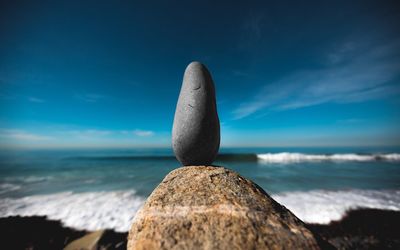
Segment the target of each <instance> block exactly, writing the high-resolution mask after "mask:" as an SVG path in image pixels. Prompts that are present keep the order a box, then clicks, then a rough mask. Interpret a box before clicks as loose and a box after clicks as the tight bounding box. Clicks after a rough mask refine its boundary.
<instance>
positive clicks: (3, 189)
mask: <svg viewBox="0 0 400 250" xmlns="http://www.w3.org/2000/svg"><path fill="white" fill-rule="evenodd" d="M19 189H21V186H20V185H15V184H12V183H1V184H0V194H5V193H8V192H12V191H16V190H19Z"/></svg>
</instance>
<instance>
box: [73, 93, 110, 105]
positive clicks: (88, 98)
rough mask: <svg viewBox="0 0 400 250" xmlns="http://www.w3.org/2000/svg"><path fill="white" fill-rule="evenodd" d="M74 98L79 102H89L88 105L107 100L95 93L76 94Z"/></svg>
mask: <svg viewBox="0 0 400 250" xmlns="http://www.w3.org/2000/svg"><path fill="white" fill-rule="evenodd" d="M75 97H76V98H77V99H79V100H81V101H84V102H89V103H94V102H98V101H100V100H104V99H106V98H107V97H106V96H105V95H100V94H96V93H89V94H77V95H75Z"/></svg>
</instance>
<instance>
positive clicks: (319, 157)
mask: <svg viewBox="0 0 400 250" xmlns="http://www.w3.org/2000/svg"><path fill="white" fill-rule="evenodd" d="M257 158H258V160H259V161H260V162H264V163H298V162H315V161H357V162H367V161H400V154H395V153H394V154H365V155H364V154H331V155H328V154H302V153H288V152H283V153H266V154H258V155H257Z"/></svg>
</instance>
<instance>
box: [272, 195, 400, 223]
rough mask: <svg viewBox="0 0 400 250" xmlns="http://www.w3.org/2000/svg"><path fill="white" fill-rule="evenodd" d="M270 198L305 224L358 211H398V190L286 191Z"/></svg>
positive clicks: (399, 203) (332, 219)
mask: <svg viewBox="0 0 400 250" xmlns="http://www.w3.org/2000/svg"><path fill="white" fill-rule="evenodd" d="M272 197H273V198H274V199H275V200H276V201H278V202H279V203H281V204H282V205H284V206H285V207H287V208H288V209H289V210H290V211H292V212H293V213H294V214H295V215H296V216H297V217H299V218H300V219H301V220H303V221H304V222H307V223H319V224H327V223H329V222H331V221H336V220H340V219H341V218H342V217H343V216H344V215H345V214H346V212H347V211H349V210H351V209H357V208H375V209H383V210H395V211H399V210H400V190H385V191H376V190H347V191H324V190H316V191H308V192H287V193H281V194H275V195H272Z"/></svg>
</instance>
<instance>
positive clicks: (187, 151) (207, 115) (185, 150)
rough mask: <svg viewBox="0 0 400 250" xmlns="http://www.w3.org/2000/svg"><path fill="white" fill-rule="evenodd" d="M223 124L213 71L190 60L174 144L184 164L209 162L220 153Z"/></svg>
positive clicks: (176, 124)
mask: <svg viewBox="0 0 400 250" xmlns="http://www.w3.org/2000/svg"><path fill="white" fill-rule="evenodd" d="M219 143H220V126H219V119H218V114H217V106H216V101H215V88H214V83H213V80H212V78H211V75H210V72H209V71H208V70H207V68H206V67H205V66H204V65H203V64H201V63H199V62H192V63H190V64H189V65H188V66H187V68H186V70H185V74H184V76H183V83H182V88H181V92H180V94H179V99H178V103H177V105H176V111H175V117H174V124H173V128H172V147H173V149H174V153H175V156H176V158H177V159H178V160H179V161H180V162H181V163H182V164H183V165H184V166H188V165H208V164H211V163H212V162H213V161H214V159H215V157H216V156H217V153H218V149H219Z"/></svg>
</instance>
